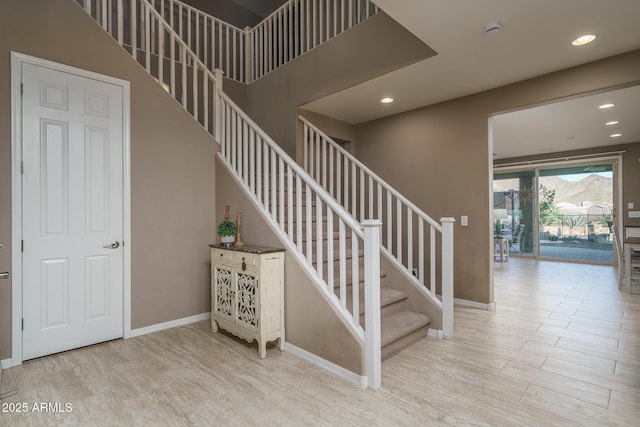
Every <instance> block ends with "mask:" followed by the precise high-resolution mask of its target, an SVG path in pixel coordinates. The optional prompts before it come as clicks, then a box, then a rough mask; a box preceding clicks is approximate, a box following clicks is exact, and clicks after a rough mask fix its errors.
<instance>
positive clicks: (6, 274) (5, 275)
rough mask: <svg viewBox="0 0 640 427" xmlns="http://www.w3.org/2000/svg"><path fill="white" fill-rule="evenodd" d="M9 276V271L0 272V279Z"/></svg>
mask: <svg viewBox="0 0 640 427" xmlns="http://www.w3.org/2000/svg"><path fill="white" fill-rule="evenodd" d="M9 276H11V273H9V272H8V271H3V272H2V273H0V279H8V278H9Z"/></svg>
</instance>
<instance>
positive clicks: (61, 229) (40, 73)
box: [22, 63, 124, 360]
mask: <svg viewBox="0 0 640 427" xmlns="http://www.w3.org/2000/svg"><path fill="white" fill-rule="evenodd" d="M22 83H23V96H22V118H23V123H22V141H23V146H22V155H23V162H24V164H23V168H24V169H23V175H22V190H23V209H22V212H23V221H22V227H23V230H22V232H23V239H24V249H23V269H22V275H23V276H22V277H23V286H22V290H23V298H22V304H23V309H22V314H23V319H24V325H23V328H24V329H23V337H22V338H23V339H22V345H23V359H24V360H28V359H32V358H35V357H39V356H43V355H47V354H52V353H57V352H60V351H65V350H69V349H73V348H78V347H82V346H85V345H89V344H95V343H98V342H102V341H107V340H110V339H114V338H119V337H122V336H123V259H124V258H123V249H122V246H123V241H122V237H123V120H124V119H123V88H122V87H121V86H117V85H114V84H111V83H107V82H103V81H100V80H97V79H93V78H87V77H82V76H80V75H76V74H73V73H67V72H62V71H58V70H54V69H51V68H47V67H44V66H39V65H34V64H28V63H23V66H22Z"/></svg>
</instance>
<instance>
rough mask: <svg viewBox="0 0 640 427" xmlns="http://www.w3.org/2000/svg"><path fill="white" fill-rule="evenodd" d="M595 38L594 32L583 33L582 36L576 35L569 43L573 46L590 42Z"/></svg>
mask: <svg viewBox="0 0 640 427" xmlns="http://www.w3.org/2000/svg"><path fill="white" fill-rule="evenodd" d="M595 39H596V36H595V35H594V34H585V35H582V36H580V37H578V38H577V39H575V40H574V41H572V42H571V44H572V45H574V46H582V45H585V44H587V43H591V42H592V41H594V40H595Z"/></svg>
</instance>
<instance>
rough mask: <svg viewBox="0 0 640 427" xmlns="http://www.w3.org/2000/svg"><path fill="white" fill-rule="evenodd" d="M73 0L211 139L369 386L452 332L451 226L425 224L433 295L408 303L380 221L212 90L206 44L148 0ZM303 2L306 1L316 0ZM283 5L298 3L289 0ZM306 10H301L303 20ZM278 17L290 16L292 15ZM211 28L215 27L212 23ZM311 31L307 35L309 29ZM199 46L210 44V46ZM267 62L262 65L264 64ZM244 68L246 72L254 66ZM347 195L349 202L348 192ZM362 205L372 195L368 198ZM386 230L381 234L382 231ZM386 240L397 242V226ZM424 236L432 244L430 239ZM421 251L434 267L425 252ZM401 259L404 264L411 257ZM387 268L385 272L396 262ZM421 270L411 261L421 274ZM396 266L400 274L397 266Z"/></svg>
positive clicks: (215, 82)
mask: <svg viewBox="0 0 640 427" xmlns="http://www.w3.org/2000/svg"><path fill="white" fill-rule="evenodd" d="M75 1H76V2H77V3H78V4H79V5H80V6H81V7H83V9H84V10H85V11H86V12H87V13H89V15H90V16H91V17H92V18H94V19H95V20H96V21H97V22H98V24H99V25H100V26H101V27H102V28H103V29H105V30H106V31H107V32H108V33H109V34H110V35H111V36H112V37H113V38H114V40H115V41H116V42H118V44H120V45H121V46H122V47H123V48H124V49H125V51H126V52H127V53H128V54H130V55H131V56H132V57H133V58H134V59H135V60H136V61H137V62H138V63H139V64H140V65H141V66H142V67H144V69H145V70H146V71H147V72H148V73H149V75H150V76H151V77H153V78H154V79H155V80H156V81H157V82H158V83H159V84H160V85H162V86H163V87H165V89H166V90H167V92H168V94H169V95H171V96H172V97H173V98H174V99H176V101H177V102H179V103H180V104H181V105H182V106H183V107H184V109H185V110H186V111H187V112H189V113H190V114H191V115H192V116H193V117H194V119H195V120H196V121H197V122H198V123H199V124H200V125H201V126H203V128H204V129H206V130H207V131H208V132H209V133H210V134H211V135H212V136H213V137H214V138H215V140H216V141H217V142H218V143H219V144H220V146H221V152H220V153H219V154H218V155H219V157H220V158H221V159H222V161H223V163H224V165H225V167H227V168H228V169H229V170H230V172H231V174H232V176H233V179H235V180H236V181H237V182H238V183H240V184H241V185H242V188H243V189H244V191H245V194H246V197H248V198H249V199H250V200H251V201H252V202H253V203H254V205H255V206H257V207H258V208H259V211H260V213H261V215H262V216H263V218H264V219H265V220H266V221H267V222H268V224H269V226H270V227H271V228H272V229H273V230H274V232H276V233H277V235H278V236H279V238H280V240H281V241H282V244H283V245H284V246H285V247H286V248H287V250H288V253H289V255H290V256H289V257H288V262H296V263H298V265H300V266H301V267H304V268H306V270H307V271H308V277H309V278H310V281H311V284H310V285H311V286H315V287H317V288H318V289H319V290H321V291H322V292H323V293H324V294H325V296H326V297H327V299H328V300H329V301H330V302H331V303H332V304H333V305H334V306H335V312H336V313H337V315H338V316H339V317H340V318H341V319H342V322H343V323H344V324H345V325H346V326H347V327H348V328H349V329H351V330H352V331H353V336H354V337H356V338H357V340H359V341H360V342H361V343H363V345H362V347H363V348H364V352H363V353H364V354H363V356H364V357H362V358H360V360H362V359H364V360H365V363H364V369H363V371H364V373H365V376H366V380H367V382H368V386H369V387H370V388H373V389H376V388H379V387H380V382H381V367H380V362H381V359H382V358H383V357H384V358H387V357H390V356H392V355H393V354H395V353H397V352H398V351H400V350H402V349H403V348H405V347H406V346H408V345H410V344H411V343H413V342H415V341H417V340H419V339H421V338H424V337H425V336H426V335H427V333H428V330H429V327H430V325H431V324H432V323H437V327H438V328H441V329H444V330H445V333H444V336H445V337H449V336H450V333H448V332H447V331H448V330H452V320H453V318H452V305H453V304H452V301H453V290H452V289H453V288H452V283H453V277H452V271H453V265H452V262H453V260H452V251H453V250H452V244H453V243H452V242H453V240H452V227H450V229H449V231H446V230H445V231H444V232H442V230H443V229H445V227H444V226H443V227H440V225H439V224H437V223H435V225H434V224H431V229H432V230H433V229H438V230H439V231H441V232H442V245H443V251H442V259H443V264H442V293H443V302H442V303H440V301H439V300H437V298H433V297H432V294H435V280H433V283H432V289H431V290H429V292H426V291H424V290H422V291H421V292H423V293H424V295H426V296H428V297H429V298H432V299H433V300H434V301H432V302H433V304H432V305H433V306H434V307H435V308H434V307H431V308H429V309H424V308H421V311H416V308H415V305H416V304H414V303H412V302H411V301H409V299H408V296H409V294H411V293H412V292H413V291H414V290H413V289H407V288H405V289H403V288H402V286H398V283H396V281H395V279H394V281H393V282H394V283H388V282H391V280H390V278H389V276H388V273H389V272H385V271H384V270H382V269H381V268H380V254H381V253H382V254H386V252H387V251H385V249H383V248H382V251H381V246H380V242H381V222H380V220H372V219H366V218H371V216H370V217H365V216H363V215H359V216H357V215H353V214H350V212H349V211H348V210H347V209H345V207H343V206H342V205H341V203H342V202H346V201H347V199H348V197H346V196H347V194H346V187H345V194H344V197H342V200H339V199H341V197H340V196H338V200H337V199H334V197H333V195H332V194H331V191H327V190H326V189H325V188H323V185H324V184H325V182H323V185H321V184H320V183H319V182H316V180H314V179H313V178H312V176H311V175H310V174H309V173H308V172H307V171H305V169H303V168H302V167H301V166H300V165H298V164H297V163H296V162H295V161H294V160H293V159H291V158H290V157H289V156H288V155H287V154H286V153H285V152H284V151H283V150H282V149H281V148H280V147H279V146H278V144H276V143H275V142H274V141H273V140H272V139H271V138H270V137H269V136H268V135H266V134H265V133H264V131H262V129H260V127H258V126H257V125H256V124H255V123H254V122H253V121H252V120H251V119H250V118H249V117H248V116H247V115H246V114H245V113H244V112H243V111H242V110H241V109H240V108H239V107H238V106H237V105H236V104H235V103H234V102H233V101H232V100H231V99H230V98H229V97H228V96H227V95H226V94H225V93H224V92H223V91H222V72H221V71H220V70H218V69H216V70H214V71H211V70H210V69H209V66H210V65H211V63H212V58H220V57H221V55H222V54H221V53H219V52H214V51H212V53H211V56H208V57H207V56H205V58H204V59H201V58H200V57H199V56H198V55H197V54H195V53H194V52H192V51H191V49H190V48H189V46H188V45H187V43H186V42H185V41H184V40H183V38H184V34H181V35H179V34H177V33H176V32H175V31H174V29H173V28H172V25H175V22H167V21H165V20H164V19H163V15H161V14H160V13H159V12H158V11H157V10H156V9H154V7H153V6H152V5H151V3H149V1H148V0H75ZM311 1H312V2H313V4H315V2H322V1H325V0H311ZM345 1H346V2H348V4H349V5H353V4H366V5H369V2H368V1H366V2H356V3H353V2H351V1H350V0H345ZM168 3H169V4H172V3H177V1H176V0H173V1H169V2H168ZM292 3H293V4H294V5H300V4H301V2H300V1H299V0H298V1H294V2H292ZM308 3H309V1H307V3H306V4H308ZM339 3H340V2H339ZM162 4H165V2H164V1H163V2H162ZM156 5H157V4H156ZM367 7H369V6H367ZM294 10H295V9H294ZM309 10H310V9H308V8H307V9H306V11H307V12H306V13H307V20H309V18H308V16H309V15H308V14H309ZM171 16H173V12H172V13H171ZM287 16H288V17H289V18H293V14H289V15H287ZM180 22H181V23H182V22H183V20H182V18H180ZM198 22H200V18H198ZM205 22H206V20H205ZM196 28H197V27H196ZM215 28H218V29H220V28H222V26H220V25H217V24H216V26H215ZM219 31H221V30H219ZM313 33H314V34H315V30H314V31H313ZM308 35H309V34H307V36H308ZM187 38H188V39H190V37H187ZM312 39H313V42H314V43H315V42H316V40H315V35H314V36H313V37H312ZM228 40H229V38H227V43H226V45H225V46H224V49H225V55H224V56H226V58H227V64H229V63H235V62H234V59H233V58H236V57H234V56H233V54H231V56H230V50H229V49H230V47H234V46H235V43H232V44H229V41H228ZM283 40H284V38H283ZM305 40H311V39H310V38H309V37H307V38H306V39H305ZM308 43H309V46H311V42H308ZM209 47H210V48H211V49H214V46H213V44H211V45H210V46H209ZM205 51H206V49H205ZM230 57H231V61H230V62H229V58H230ZM207 62H208V63H207ZM245 64H246V63H245ZM231 66H232V67H233V65H231ZM272 69H273V68H271V66H269V67H266V68H265V70H267V72H268V71H271V70H272ZM265 70H263V71H265ZM249 74H250V75H252V76H254V77H256V73H255V72H254V71H251V73H249ZM245 75H247V74H245ZM354 176H355V175H354ZM362 179H364V178H362ZM318 181H320V180H318ZM350 197H351V199H352V200H353V202H354V203H355V198H354V197H353V195H352V196H350ZM361 197H362V198H361V201H360V203H361V205H364V203H365V199H364V195H361ZM367 203H370V204H371V203H373V197H370V198H369V200H368V201H367ZM378 203H381V199H380V198H378ZM362 212H364V211H363V210H361V213H362ZM370 212H371V210H370ZM355 218H359V220H360V222H358V220H356V219H355ZM379 218H381V216H380V217H379ZM443 224H444V223H443ZM409 231H410V230H409ZM396 233H397V232H396ZM387 234H388V236H387V237H386V238H387V239H388V238H389V237H390V236H391V233H387ZM396 238H397V239H398V240H397V241H401V240H400V239H401V237H400V234H397V237H396ZM431 242H432V245H431V248H432V249H433V248H435V238H433V237H432V239H431ZM400 247H401V245H400V246H398V248H400ZM406 250H407V252H408V253H411V252H412V250H411V247H408V248H407V249H406ZM388 252H389V253H391V251H388ZM387 255H388V254H387ZM431 256H432V257H433V264H434V265H435V250H432V251H431ZM396 258H397V257H396ZM400 258H401V256H400ZM409 259H411V255H409ZM408 265H409V267H410V266H411V265H412V263H411V261H409V264H408ZM392 268H394V271H395V269H396V267H395V266H393V265H392ZM434 268H435V267H433V266H432V276H434V275H435V273H434V271H435V270H434ZM410 270H411V268H409V271H410ZM423 270H424V269H423V266H422V265H421V266H420V274H421V275H422V274H423ZM402 274H405V275H406V271H404V272H403V273H402ZM409 276H410V275H409ZM395 277H397V274H396V275H395ZM436 301H437V302H436ZM449 304H450V306H451V310H449ZM418 305H419V306H420V307H422V304H418ZM412 306H413V308H412V309H410V307H412ZM445 308H446V309H447V310H445ZM423 311H429V312H430V313H432V314H429V313H427V312H423ZM434 316H435V317H434ZM448 317H450V318H448ZM434 320H435V322H433V321H434Z"/></svg>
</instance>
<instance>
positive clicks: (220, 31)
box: [148, 0, 248, 83]
mask: <svg viewBox="0 0 640 427" xmlns="http://www.w3.org/2000/svg"><path fill="white" fill-rule="evenodd" d="M148 1H149V2H150V3H151V4H152V5H153V7H154V8H155V10H156V11H158V13H159V14H160V16H162V17H163V18H164V20H165V21H166V22H167V23H168V24H169V25H170V26H171V27H172V28H173V30H174V31H175V32H176V33H177V34H178V35H179V36H180V38H181V40H183V41H184V42H185V43H186V44H187V46H189V49H191V51H192V52H194V53H195V54H196V55H197V56H198V57H199V58H200V60H201V61H202V62H203V63H204V64H206V66H207V67H208V68H209V70H212V71H213V70H215V69H221V70H222V71H223V72H224V75H225V76H226V77H227V78H229V79H231V80H236V81H239V82H243V83H247V80H248V79H247V74H246V72H247V70H248V68H247V64H246V61H247V59H248V57H247V55H246V53H245V48H246V39H247V37H248V35H247V31H246V30H243V29H241V28H238V27H236V26H234V25H231V24H229V23H227V22H224V21H222V20H220V19H218V18H216V17H214V16H211V15H209V14H207V13H205V12H203V11H201V10H199V9H196V8H195V7H193V6H190V5H188V4H186V3H183V2H181V1H179V0H148Z"/></svg>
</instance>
